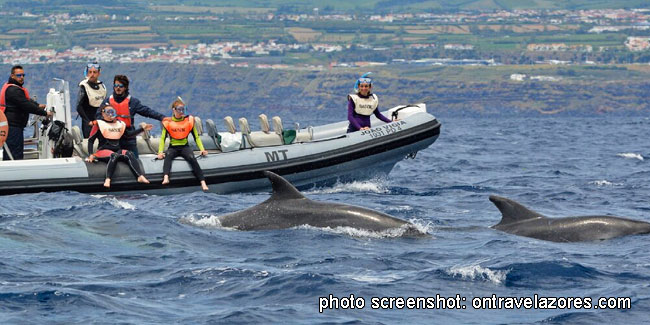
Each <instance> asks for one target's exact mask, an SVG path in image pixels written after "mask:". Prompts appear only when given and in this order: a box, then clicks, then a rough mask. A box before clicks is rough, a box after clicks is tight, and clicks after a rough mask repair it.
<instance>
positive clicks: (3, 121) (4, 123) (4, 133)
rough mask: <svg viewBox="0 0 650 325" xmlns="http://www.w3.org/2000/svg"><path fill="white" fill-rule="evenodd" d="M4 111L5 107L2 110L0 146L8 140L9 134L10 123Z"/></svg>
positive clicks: (0, 112)
mask: <svg viewBox="0 0 650 325" xmlns="http://www.w3.org/2000/svg"><path fill="white" fill-rule="evenodd" d="M3 111H4V108H3V109H2V110H0V147H1V146H2V145H3V144H4V143H5V141H6V140H7V135H9V123H7V117H6V116H5V113H4V112H3Z"/></svg>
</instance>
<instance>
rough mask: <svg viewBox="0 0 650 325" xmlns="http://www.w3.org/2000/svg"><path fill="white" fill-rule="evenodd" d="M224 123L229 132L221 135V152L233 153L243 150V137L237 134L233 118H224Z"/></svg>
mask: <svg viewBox="0 0 650 325" xmlns="http://www.w3.org/2000/svg"><path fill="white" fill-rule="evenodd" d="M223 121H224V123H225V124H226V130H227V131H228V132H225V133H223V134H221V143H219V145H220V147H221V151H223V152H231V151H237V150H239V149H241V148H242V147H243V146H244V141H243V135H242V134H241V133H240V132H237V129H236V128H235V122H234V121H233V120H232V117H230V116H226V117H224V118H223Z"/></svg>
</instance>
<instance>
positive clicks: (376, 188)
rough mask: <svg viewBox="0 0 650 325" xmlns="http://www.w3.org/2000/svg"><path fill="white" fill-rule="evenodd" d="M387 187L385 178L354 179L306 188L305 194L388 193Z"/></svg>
mask: <svg viewBox="0 0 650 325" xmlns="http://www.w3.org/2000/svg"><path fill="white" fill-rule="evenodd" d="M388 192H389V190H388V187H387V186H386V181H385V180H383V179H382V180H379V179H372V180H368V181H355V182H351V183H340V182H337V183H336V184H334V186H332V187H327V188H314V189H311V190H307V191H305V192H304V193H306V194H334V193H377V194H385V193H388Z"/></svg>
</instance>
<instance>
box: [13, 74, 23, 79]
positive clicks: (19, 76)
mask: <svg viewBox="0 0 650 325" xmlns="http://www.w3.org/2000/svg"><path fill="white" fill-rule="evenodd" d="M14 76H16V77H18V78H22V77H24V76H25V74H24V73H16V74H15V75H14Z"/></svg>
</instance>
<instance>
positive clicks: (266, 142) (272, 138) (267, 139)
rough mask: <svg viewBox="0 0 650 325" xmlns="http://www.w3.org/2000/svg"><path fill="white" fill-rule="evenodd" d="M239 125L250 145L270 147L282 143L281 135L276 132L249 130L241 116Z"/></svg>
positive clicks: (246, 122)
mask: <svg viewBox="0 0 650 325" xmlns="http://www.w3.org/2000/svg"><path fill="white" fill-rule="evenodd" d="M260 119H261V118H260ZM239 127H240V129H241V131H242V134H244V137H245V139H247V140H248V143H249V144H250V146H251V147H270V146H280V145H282V144H283V143H282V137H281V136H279V135H278V134H276V133H271V132H268V133H267V132H264V131H255V132H251V130H250V127H249V126H248V121H247V120H246V119H245V118H243V117H242V118H240V119H239Z"/></svg>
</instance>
